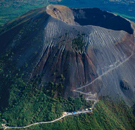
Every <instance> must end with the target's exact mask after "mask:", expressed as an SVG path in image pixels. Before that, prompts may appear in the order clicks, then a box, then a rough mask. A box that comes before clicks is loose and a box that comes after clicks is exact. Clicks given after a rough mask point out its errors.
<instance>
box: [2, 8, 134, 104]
mask: <svg viewBox="0 0 135 130" xmlns="http://www.w3.org/2000/svg"><path fill="white" fill-rule="evenodd" d="M133 26H134V23H132V22H130V21H127V20H126V19H124V18H121V17H119V16H116V15H114V14H110V13H108V12H105V11H101V10H99V9H69V8H68V7H65V6H60V5H49V6H47V7H46V8H40V9H36V10H32V11H29V12H28V13H27V14H25V15H23V16H21V17H19V18H18V19H16V20H14V21H12V22H10V23H8V24H6V25H5V26H4V27H3V28H2V30H1V34H0V41H1V43H0V53H1V54H2V53H4V52H5V51H6V50H10V51H11V52H14V56H13V62H14V63H15V64H16V68H17V69H19V68H22V72H23V73H24V74H25V76H24V78H25V79H27V81H29V79H31V78H34V77H37V76H40V77H41V84H40V86H44V85H45V84H46V83H48V82H49V81H52V82H55V83H58V82H61V78H62V77H64V78H65V81H64V91H63V92H64V93H63V95H64V97H68V96H78V95H79V93H81V94H82V93H83V94H85V95H87V96H88V97H90V93H92V94H93V93H95V97H96V96H97V97H99V96H107V95H109V96H111V97H117V96H121V97H123V98H124V100H125V101H126V102H128V103H132V102H131V101H132V99H134V90H135V88H134V86H135V82H134V79H135V73H134V72H135V63H134V62H135V59H134V58H135V56H134V48H135V47H134V45H135V42H134V28H133ZM24 66H26V67H24ZM121 79H125V80H126V81H127V82H128V85H129V86H130V87H129V90H125V89H124V88H125V86H124V87H122V86H123V81H121ZM121 82H122V83H121ZM124 85H125V84H124ZM126 88H127V87H126ZM127 89H128V88H127ZM73 90H76V91H79V92H76V91H73ZM125 91H126V92H125ZM130 94H132V96H129V95H130Z"/></svg>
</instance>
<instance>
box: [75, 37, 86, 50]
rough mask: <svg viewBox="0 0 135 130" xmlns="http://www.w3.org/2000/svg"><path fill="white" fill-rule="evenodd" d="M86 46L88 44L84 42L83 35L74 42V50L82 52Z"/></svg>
mask: <svg viewBox="0 0 135 130" xmlns="http://www.w3.org/2000/svg"><path fill="white" fill-rule="evenodd" d="M85 44H86V43H84V42H83V39H82V37H81V35H79V36H78V37H77V38H75V39H73V40H72V48H73V49H75V50H76V51H81V52H82V51H83V47H84V46H85Z"/></svg>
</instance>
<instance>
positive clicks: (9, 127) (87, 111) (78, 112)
mask: <svg viewBox="0 0 135 130" xmlns="http://www.w3.org/2000/svg"><path fill="white" fill-rule="evenodd" d="M94 106H95V102H94ZM93 109H94V107H93V108H89V109H87V110H82V111H77V112H64V113H66V114H64V115H62V116H61V117H59V118H57V119H55V120H52V121H46V122H36V123H33V124H30V125H27V126H22V127H17V126H16V127H13V126H6V124H2V127H3V128H4V130H7V129H26V128H28V127H31V126H35V125H40V124H49V123H54V122H56V121H59V120H61V119H62V118H64V117H67V116H74V115H79V114H84V113H89V112H92V110H93Z"/></svg>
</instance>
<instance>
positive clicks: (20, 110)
mask: <svg viewBox="0 0 135 130" xmlns="http://www.w3.org/2000/svg"><path fill="white" fill-rule="evenodd" d="M0 62H1V63H2V65H1V71H0V81H1V82H0V90H1V91H0V97H1V98H0V99H1V100H0V106H1V107H0V110H1V113H0V119H1V123H4V122H6V121H7V123H8V125H9V126H24V125H28V124H31V123H35V122H39V121H49V120H53V119H56V118H58V117H60V116H61V115H62V112H64V111H69V112H72V111H77V110H82V109H84V108H88V107H90V106H91V102H86V101H85V100H84V98H83V96H82V97H79V98H76V99H73V98H68V99H63V98H62V97H61V96H59V97H55V94H50V92H49V93H47V92H46V91H47V90H46V89H42V88H41V89H39V88H38V87H37V86H38V84H40V79H38V78H37V79H34V80H32V81H31V82H29V83H28V84H26V83H24V81H23V80H22V78H21V76H22V75H20V74H19V71H18V70H15V71H13V70H14V69H15V68H14V67H15V65H12V64H11V55H10V54H6V55H5V56H3V57H2V58H0ZM11 70H12V72H11ZM19 75H20V76H19ZM44 88H46V87H44ZM50 88H52V86H51V87H50ZM51 90H52V89H51ZM2 92H3V93H4V94H3V93H2ZM134 122H135V117H134V115H133V113H132V109H131V108H130V107H128V106H126V105H125V103H124V102H122V101H121V102H119V103H115V102H112V100H111V99H110V98H107V97H106V98H103V99H102V100H101V101H100V102H99V103H98V104H97V105H96V108H95V109H94V112H93V114H82V115H78V116H71V117H67V118H64V119H63V120H61V121H58V122H56V123H53V124H44V125H38V126H33V127H30V128H28V129H27V130H44V129H47V130H53V129H55V130H63V129H64V130H90V129H94V130H96V129H97V130H99V129H100V130H103V129H108V130H113V129H122V130H127V129H128V130H133V129H135V124H134Z"/></svg>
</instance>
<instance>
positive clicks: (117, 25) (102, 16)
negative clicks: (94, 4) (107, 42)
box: [73, 8, 133, 34]
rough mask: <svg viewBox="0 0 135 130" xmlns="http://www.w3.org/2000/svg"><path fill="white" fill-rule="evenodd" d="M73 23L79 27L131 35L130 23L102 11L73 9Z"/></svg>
mask: <svg viewBox="0 0 135 130" xmlns="http://www.w3.org/2000/svg"><path fill="white" fill-rule="evenodd" d="M73 11H74V16H75V22H77V23H79V24H80V25H94V26H100V27H103V28H107V29H112V30H124V31H126V32H128V33H129V34H133V29H132V28H131V24H130V22H128V21H127V20H126V19H124V18H122V17H120V16H116V15H114V14H111V13H108V12H106V11H102V10H100V9H98V8H92V9H73Z"/></svg>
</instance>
